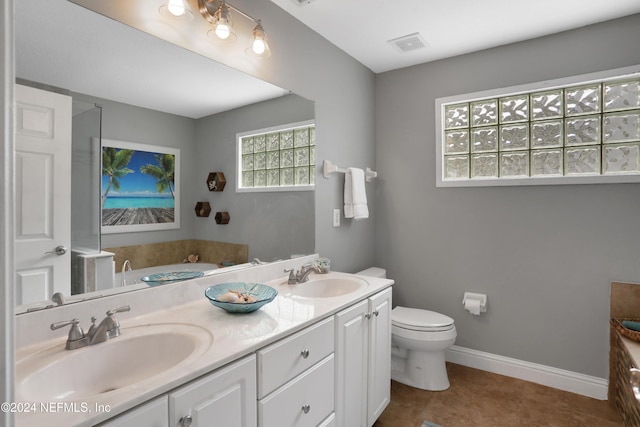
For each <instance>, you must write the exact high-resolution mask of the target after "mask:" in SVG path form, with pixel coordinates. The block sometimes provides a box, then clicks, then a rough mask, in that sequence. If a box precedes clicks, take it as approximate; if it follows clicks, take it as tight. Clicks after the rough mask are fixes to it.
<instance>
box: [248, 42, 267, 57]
mask: <svg viewBox="0 0 640 427" xmlns="http://www.w3.org/2000/svg"><path fill="white" fill-rule="evenodd" d="M265 48H266V46H265V44H264V40H263V39H255V40H254V41H253V45H252V46H251V49H252V50H253V53H255V54H256V55H262V54H263V53H264V51H265Z"/></svg>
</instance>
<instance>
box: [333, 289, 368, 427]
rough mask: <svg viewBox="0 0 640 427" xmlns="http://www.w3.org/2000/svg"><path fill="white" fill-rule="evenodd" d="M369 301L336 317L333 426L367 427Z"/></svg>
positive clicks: (362, 302)
mask: <svg viewBox="0 0 640 427" xmlns="http://www.w3.org/2000/svg"><path fill="white" fill-rule="evenodd" d="M367 313H369V302H368V301H367V300H365V301H360V302H359V303H358V304H355V305H354V306H352V307H349V308H348V309H346V310H344V311H342V312H340V313H338V314H337V315H336V352H335V357H336V409H335V411H336V420H337V422H336V425H337V426H338V427H367V367H368V358H369V351H368V335H367V332H368V330H369V325H368V323H369V320H368V319H367V317H368V316H367Z"/></svg>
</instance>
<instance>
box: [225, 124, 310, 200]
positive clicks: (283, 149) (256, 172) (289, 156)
mask: <svg viewBox="0 0 640 427" xmlns="http://www.w3.org/2000/svg"><path fill="white" fill-rule="evenodd" d="M237 139H238V185H237V190H238V191H291V190H307V189H313V188H314V175H315V174H314V167H315V148H316V129H315V124H313V122H304V123H294V124H290V125H287V126H280V127H274V128H269V129H261V130H257V131H253V132H247V133H243V134H238V135H237Z"/></svg>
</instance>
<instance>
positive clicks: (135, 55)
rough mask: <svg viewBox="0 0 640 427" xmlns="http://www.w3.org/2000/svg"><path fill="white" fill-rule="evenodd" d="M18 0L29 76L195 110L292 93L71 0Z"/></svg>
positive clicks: (157, 106)
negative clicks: (70, 0)
mask: <svg viewBox="0 0 640 427" xmlns="http://www.w3.org/2000/svg"><path fill="white" fill-rule="evenodd" d="M110 1H112V0H110ZM144 1H145V2H146V3H148V4H149V5H150V6H149V7H150V9H151V10H156V11H157V10H158V5H159V4H162V1H166V0H144ZM14 3H15V16H16V30H15V31H16V75H17V76H18V77H20V78H23V79H27V80H31V81H35V82H38V83H44V84H47V85H50V86H54V87H58V88H61V89H66V90H70V91H72V92H77V93H83V94H89V95H93V96H96V97H99V98H103V99H108V100H113V101H118V102H123V103H126V104H131V105H136V106H139V107H144V108H150V109H153V110H157V111H164V112H167V113H172V114H177V115H180V116H184V117H191V118H200V117H203V116H208V115H211V114H215V113H219V112H221V111H227V110H231V109H233V108H237V107H240V106H244V105H248V104H252V103H254V102H258V101H263V100H266V99H271V98H276V97H279V96H283V95H285V94H287V93H289V92H288V91H287V90H284V89H282V88H279V87H277V86H274V85H272V84H270V83H267V82H264V81H262V80H259V79H257V78H254V77H252V76H249V75H247V74H244V73H242V72H240V71H237V70H234V69H233V68H230V67H227V66H225V65H222V64H220V63H218V62H216V61H213V60H211V59H209V58H206V57H204V56H202V55H198V54H195V53H193V52H191V51H189V50H187V49H184V48H181V47H178V46H176V45H173V44H171V43H167V42H165V41H164V40H161V39H159V38H156V37H153V36H150V35H148V34H146V33H143V32H141V31H139V30H136V29H133V28H131V27H128V26H126V25H123V24H121V23H119V22H116V21H114V20H112V19H109V18H106V17H104V16H102V15H99V14H97V13H95V12H92V11H90V10H87V9H85V8H83V7H80V6H78V5H76V4H73V3H71V2H69V1H67V0H29V1H25V0H19V1H15V2H14ZM113 3H114V4H115V2H113ZM140 4H142V3H140ZM201 21H202V22H205V21H204V20H203V19H201Z"/></svg>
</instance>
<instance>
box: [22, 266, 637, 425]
mask: <svg viewBox="0 0 640 427" xmlns="http://www.w3.org/2000/svg"><path fill="white" fill-rule="evenodd" d="M340 275H343V274H342V273H329V275H327V276H325V277H338V276H340ZM357 277H360V278H362V279H365V280H366V281H367V282H368V283H369V285H368V286H366V287H364V288H362V289H358V290H356V291H355V292H352V293H350V294H347V295H341V296H336V297H331V298H300V297H296V296H295V295H293V293H292V291H293V289H294V288H293V287H292V285H288V284H286V278H284V277H280V278H277V279H275V280H271V281H266V283H267V284H268V285H270V286H272V287H274V288H276V289H277V290H278V296H277V297H276V298H275V299H274V300H273V301H272V302H271V303H269V304H267V305H265V306H263V307H262V308H261V309H259V310H258V311H255V312H253V313H248V314H230V313H227V312H226V311H224V310H222V309H220V308H218V307H214V306H213V305H211V304H210V303H209V301H208V300H207V299H206V298H205V297H204V296H202V297H201V298H198V299H196V300H193V301H190V302H186V303H184V304H180V305H177V306H174V307H172V308H168V309H162V310H158V311H155V312H150V313H147V314H144V315H141V316H138V317H131V318H127V319H125V320H120V324H121V336H126V334H127V329H129V328H137V327H140V326H144V325H155V324H167V323H174V324H188V325H197V326H199V327H201V328H203V329H204V330H206V331H208V332H209V333H210V334H211V336H212V337H213V341H212V344H211V345H210V347H208V348H207V349H206V350H205V351H204V353H203V354H202V355H201V356H199V357H197V358H194V359H193V360H188V361H185V362H184V363H181V364H178V365H176V366H174V367H173V368H170V369H167V370H166V371H165V372H162V373H161V374H159V375H157V376H155V377H152V378H149V379H147V380H145V381H142V382H140V383H137V384H134V385H131V386H127V387H123V388H121V389H117V390H114V391H110V392H107V393H103V394H100V395H97V396H92V397H90V398H87V399H85V400H83V401H82V402H81V403H82V404H83V406H80V407H79V409H81V410H69V408H63V409H64V410H61V411H59V412H49V413H46V412H44V411H42V410H40V403H41V402H33V403H36V404H37V407H35V409H37V410H35V411H32V412H30V413H17V414H16V423H17V424H16V425H17V426H32V425H47V426H49V427H54V426H58V425H60V426H65V427H66V426H91V425H95V424H96V423H98V422H102V421H105V420H107V419H108V418H111V417H113V416H115V415H117V414H119V413H122V412H124V411H126V410H128V409H131V408H133V407H134V406H136V405H139V404H141V403H144V402H146V401H148V400H150V399H152V398H154V397H156V396H160V395H162V394H164V393H166V392H169V391H170V390H172V389H174V388H176V387H179V386H180V385H183V384H185V383H187V382H188V381H191V380H193V379H195V378H198V377H200V376H202V375H205V374H207V373H209V372H211V371H213V370H215V369H217V368H219V367H221V366H223V365H226V364H228V363H230V362H233V361H235V360H238V359H240V358H242V357H243V356H246V355H249V354H252V353H254V352H255V351H256V350H258V349H260V348H262V347H264V346H266V345H269V344H271V343H273V342H275V341H277V340H279V339H281V338H283V337H285V336H288V335H290V334H292V333H294V332H296V331H299V330H301V329H303V328H305V327H306V326H309V325H311V324H313V323H315V322H317V321H319V320H321V319H323V318H327V317H329V316H331V315H333V314H335V313H337V312H339V311H340V310H342V309H344V308H346V307H348V306H350V305H352V304H353V303H355V302H357V301H360V300H362V299H365V298H367V297H368V296H370V295H373V294H375V293H376V292H379V291H380V290H382V289H385V288H387V287H389V286H391V285H392V284H393V280H389V279H378V278H372V277H364V276H357ZM208 279H210V278H201V279H195V280H194V282H197V285H198V286H199V288H203V287H205V288H206V286H208V284H209V283H208V282H207V280H208ZM210 284H214V283H213V282H212V283H210ZM293 286H298V285H293ZM132 331H133V330H132ZM117 339H118V338H114V340H117ZM64 343H65V339H64V338H60V337H58V338H56V339H53V340H48V341H43V342H39V343H37V344H35V345H31V346H24V347H21V348H18V350H17V354H16V361H17V365H18V367H19V364H20V361H21V360H22V359H24V358H26V357H28V356H29V355H31V354H34V353H36V352H38V351H43V350H45V349H50V348H51V347H55V346H59V348H60V351H61V352H64V351H66V350H62V349H63V347H64ZM98 345H104V346H108V345H109V341H107V342H106V343H102V344H98ZM73 351H81V350H73ZM638 354H639V355H640V344H638ZM123 363H126V361H123ZM18 371H19V368H18ZM78 375H82V373H81V372H80V373H78ZM18 379H19V378H18ZM19 397H20V396H19V393H17V399H19ZM97 407H100V408H107V407H108V408H109V411H108V412H106V411H104V410H102V411H97V410H95V409H94V408H97ZM84 408H87V410H86V411H83V410H82V409H84Z"/></svg>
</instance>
